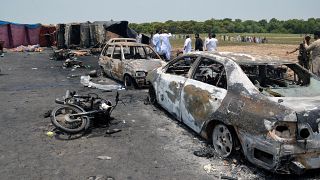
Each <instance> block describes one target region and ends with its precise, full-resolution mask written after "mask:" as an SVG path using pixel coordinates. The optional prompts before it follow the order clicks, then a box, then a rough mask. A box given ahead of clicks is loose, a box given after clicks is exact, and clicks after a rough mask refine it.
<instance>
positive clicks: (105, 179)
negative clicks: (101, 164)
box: [87, 175, 114, 180]
mask: <svg viewBox="0 0 320 180" xmlns="http://www.w3.org/2000/svg"><path fill="white" fill-rule="evenodd" d="M87 180H114V178H113V177H111V176H107V177H104V176H103V175H96V176H90V177H88V178H87Z"/></svg>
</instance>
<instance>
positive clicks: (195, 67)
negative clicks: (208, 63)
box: [189, 56, 229, 90]
mask: <svg viewBox="0 0 320 180" xmlns="http://www.w3.org/2000/svg"><path fill="white" fill-rule="evenodd" d="M204 58H206V59H210V60H212V61H214V62H216V63H219V64H221V65H222V66H223V71H224V74H225V76H226V83H227V84H226V88H224V87H219V86H216V85H212V84H209V83H206V82H203V81H199V80H197V79H195V78H194V76H195V73H196V71H197V68H198V67H199V65H200V63H201V60H202V59H204ZM194 64H195V65H194V67H193V71H192V72H191V74H190V77H189V78H190V79H193V80H195V81H199V82H201V83H205V84H207V85H211V86H214V87H217V88H222V89H225V90H228V84H229V83H228V76H227V70H226V66H225V64H224V63H221V62H219V61H217V60H216V59H214V58H213V57H207V56H199V58H198V59H197V62H196V63H194Z"/></svg>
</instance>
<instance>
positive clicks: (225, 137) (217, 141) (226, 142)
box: [212, 124, 235, 157]
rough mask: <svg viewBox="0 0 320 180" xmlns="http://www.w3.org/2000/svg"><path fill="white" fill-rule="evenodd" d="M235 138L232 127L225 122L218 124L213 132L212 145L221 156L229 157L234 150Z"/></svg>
mask: <svg viewBox="0 0 320 180" xmlns="http://www.w3.org/2000/svg"><path fill="white" fill-rule="evenodd" d="M234 142H235V139H234V136H233V134H232V132H231V131H230V129H229V128H228V127H227V126H226V125H224V124H217V125H216V126H215V127H214V129H213V132H212V145H213V147H214V149H215V151H216V152H217V153H218V154H219V155H220V156H221V157H229V156H230V155H231V154H232V152H233V151H234V148H235V146H234V144H235V143H234Z"/></svg>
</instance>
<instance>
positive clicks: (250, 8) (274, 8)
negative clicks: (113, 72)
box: [0, 0, 320, 24]
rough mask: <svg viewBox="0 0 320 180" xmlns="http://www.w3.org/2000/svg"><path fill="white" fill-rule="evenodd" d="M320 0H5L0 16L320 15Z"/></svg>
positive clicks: (57, 19)
mask: <svg viewBox="0 0 320 180" xmlns="http://www.w3.org/2000/svg"><path fill="white" fill-rule="evenodd" d="M319 7H320V0H222V1H221V0H220V1H217V0H193V1H192V0H157V1H154V0H112V1H109V0H50V1H47V0H1V8H0V9H1V10H0V20H6V21H13V22H17V23H42V24H56V23H68V22H84V21H98V20H111V19H113V20H128V21H129V22H136V23H141V22H154V21H160V22H163V21H166V20H196V21H204V20H207V19H211V18H215V19H224V18H231V19H242V20H249V19H250V20H261V19H267V20H270V19H271V18H273V17H274V18H277V19H280V20H287V19H308V18H311V17H314V18H319V17H320V9H319Z"/></svg>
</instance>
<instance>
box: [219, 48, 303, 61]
mask: <svg viewBox="0 0 320 180" xmlns="http://www.w3.org/2000/svg"><path fill="white" fill-rule="evenodd" d="M295 48H297V46H296V45H287V44H254V45H246V46H221V47H218V50H219V51H229V52H246V53H249V54H250V53H251V54H252V53H253V54H260V55H270V56H278V57H281V58H283V59H287V60H292V61H296V62H298V60H297V56H298V51H297V52H295V53H292V54H289V55H287V54H286V52H287V51H288V52H291V51H293V50H294V49H295Z"/></svg>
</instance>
